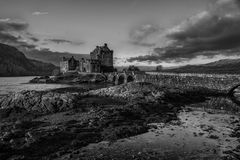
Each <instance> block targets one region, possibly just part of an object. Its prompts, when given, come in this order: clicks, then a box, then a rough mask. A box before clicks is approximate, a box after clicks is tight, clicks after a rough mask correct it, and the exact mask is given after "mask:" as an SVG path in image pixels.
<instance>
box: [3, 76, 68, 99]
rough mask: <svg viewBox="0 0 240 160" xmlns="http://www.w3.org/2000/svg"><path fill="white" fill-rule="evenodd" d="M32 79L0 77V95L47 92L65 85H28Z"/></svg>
mask: <svg viewBox="0 0 240 160" xmlns="http://www.w3.org/2000/svg"><path fill="white" fill-rule="evenodd" d="M33 78H34V77H0V95H5V94H8V93H12V92H19V91H23V90H38V91H40V90H48V89H55V88H66V87H70V85H65V84H28V82H29V81H30V80H31V79H33Z"/></svg>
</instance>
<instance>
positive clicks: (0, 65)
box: [0, 43, 57, 76]
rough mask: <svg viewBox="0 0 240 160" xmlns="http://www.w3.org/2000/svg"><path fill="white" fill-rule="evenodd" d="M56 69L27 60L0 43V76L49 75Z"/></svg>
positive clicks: (22, 55)
mask: <svg viewBox="0 0 240 160" xmlns="http://www.w3.org/2000/svg"><path fill="white" fill-rule="evenodd" d="M56 68H57V67H56V66H54V65H52V64H48V63H43V62H40V61H36V60H31V59H27V58H26V57H25V55H24V54H23V53H22V52H20V51H19V50H17V49H16V48H15V47H12V46H9V45H5V44H1V43H0V76H30V75H51V74H52V71H53V70H54V69H56Z"/></svg>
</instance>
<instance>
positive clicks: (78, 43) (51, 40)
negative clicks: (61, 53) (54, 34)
mask: <svg viewBox="0 0 240 160" xmlns="http://www.w3.org/2000/svg"><path fill="white" fill-rule="evenodd" d="M46 41H47V42H53V43H57V44H62V43H67V44H71V45H83V44H84V42H75V41H70V40H65V39H47V40H46Z"/></svg>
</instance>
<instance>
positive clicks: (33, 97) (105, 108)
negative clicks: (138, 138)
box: [0, 82, 240, 160]
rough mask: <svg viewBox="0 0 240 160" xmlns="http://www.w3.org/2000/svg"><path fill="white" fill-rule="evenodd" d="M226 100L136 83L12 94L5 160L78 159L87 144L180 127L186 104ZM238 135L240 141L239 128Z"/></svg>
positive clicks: (4, 131) (4, 101)
mask: <svg viewBox="0 0 240 160" xmlns="http://www.w3.org/2000/svg"><path fill="white" fill-rule="evenodd" d="M224 95H225V93H221V92H216V91H215V90H209V89H205V88H191V89H190V88H188V89H186V90H182V89H178V88H167V87H158V86H156V85H153V84H150V83H134V82H133V83H128V84H124V85H119V86H113V87H108V88H102V89H97V90H85V89H76V88H75V89H73V88H72V89H71V88H70V89H66V88H65V89H56V90H50V91H22V92H20V93H15V94H11V95H8V96H4V97H3V98H1V100H0V106H1V109H0V121H1V123H0V148H1V150H0V159H1V160H2V159H3V160H4V159H29V160H34V159H77V158H76V157H75V156H73V155H81V153H80V152H79V149H80V148H82V147H85V146H87V145H88V144H91V143H98V142H101V141H110V142H114V141H116V140H118V139H121V138H127V137H131V136H135V135H139V134H142V133H146V132H148V130H149V129H151V128H155V127H154V126H152V125H149V124H151V123H164V124H171V123H173V122H174V123H175V122H178V121H179V117H178V113H179V112H180V111H181V110H182V109H183V108H184V106H185V105H188V104H192V103H200V102H204V101H205V100H206V99H208V97H209V96H224ZM233 133H234V136H236V137H237V138H239V133H240V130H239V126H236V128H235V129H234V132H233ZM238 147H239V146H238ZM230 155H231V156H232V154H230ZM66 156H68V157H66ZM74 157H75V158H74ZM80 157H81V156H80ZM232 157H233V158H235V157H237V156H236V155H235V156H232ZM85 159H88V158H85ZM89 159H91V158H89ZM122 159H124V157H122ZM133 159H134V158H133Z"/></svg>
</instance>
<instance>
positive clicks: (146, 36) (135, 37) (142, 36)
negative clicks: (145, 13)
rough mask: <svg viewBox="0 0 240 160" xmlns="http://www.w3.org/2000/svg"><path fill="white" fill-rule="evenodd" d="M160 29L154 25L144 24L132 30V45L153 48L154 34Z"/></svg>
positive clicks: (130, 35)
mask: <svg viewBox="0 0 240 160" xmlns="http://www.w3.org/2000/svg"><path fill="white" fill-rule="evenodd" d="M159 30H160V28H159V26H157V25H153V24H144V25H140V26H138V27H136V28H134V29H132V30H131V31H130V33H129V38H130V43H131V44H133V45H138V46H144V47H151V46H154V45H155V43H153V42H152V38H153V37H154V34H157V33H158V32H159Z"/></svg>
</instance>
